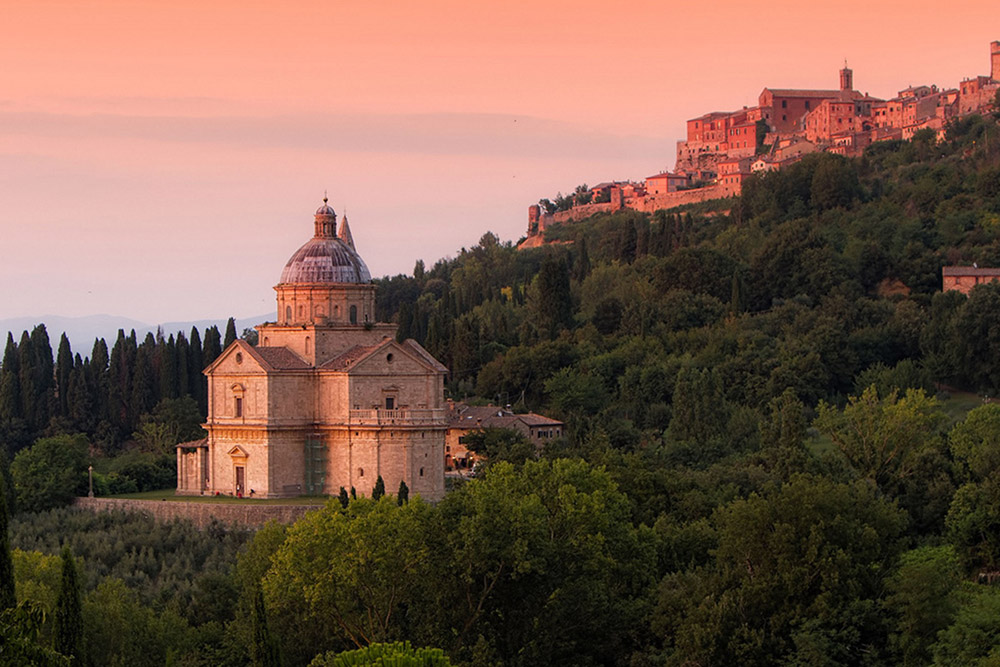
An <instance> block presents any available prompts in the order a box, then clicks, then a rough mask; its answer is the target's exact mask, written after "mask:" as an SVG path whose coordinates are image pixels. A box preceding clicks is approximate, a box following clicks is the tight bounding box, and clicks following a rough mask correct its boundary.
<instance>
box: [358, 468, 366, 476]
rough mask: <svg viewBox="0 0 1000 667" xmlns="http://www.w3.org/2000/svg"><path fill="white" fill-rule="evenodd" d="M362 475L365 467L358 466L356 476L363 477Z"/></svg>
mask: <svg viewBox="0 0 1000 667" xmlns="http://www.w3.org/2000/svg"><path fill="white" fill-rule="evenodd" d="M364 476H365V469H364V468H358V477H364Z"/></svg>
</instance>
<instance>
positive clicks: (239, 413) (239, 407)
mask: <svg viewBox="0 0 1000 667" xmlns="http://www.w3.org/2000/svg"><path fill="white" fill-rule="evenodd" d="M235 409H236V416H237V417H242V416H243V399H242V398H241V397H239V396H237V397H236V408H235Z"/></svg>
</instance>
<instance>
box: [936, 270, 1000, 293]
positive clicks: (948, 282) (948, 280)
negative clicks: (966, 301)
mask: <svg viewBox="0 0 1000 667" xmlns="http://www.w3.org/2000/svg"><path fill="white" fill-rule="evenodd" d="M997 280H1000V269H985V268H983V269H981V268H979V267H978V266H976V265H972V266H945V267H943V268H942V269H941V290H942V291H944V292H947V291H950V290H954V291H956V292H961V293H962V294H968V293H969V292H971V291H972V288H973V287H975V286H976V285H981V284H983V283H992V282H995V281H997Z"/></svg>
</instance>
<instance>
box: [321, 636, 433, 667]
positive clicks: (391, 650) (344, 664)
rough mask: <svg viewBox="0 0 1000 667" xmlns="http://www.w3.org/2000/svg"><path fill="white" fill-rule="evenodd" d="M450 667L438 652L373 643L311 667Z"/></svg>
mask: <svg viewBox="0 0 1000 667" xmlns="http://www.w3.org/2000/svg"><path fill="white" fill-rule="evenodd" d="M390 666H391V667H450V666H451V662H450V661H449V660H448V657H447V656H446V655H445V654H444V651H442V650H441V649H439V648H413V647H412V646H411V645H410V642H408V641H407V642H393V643H391V644H383V643H377V642H376V643H374V644H370V645H369V646H366V647H364V648H359V649H355V650H353V651H344V652H342V653H334V652H333V651H330V652H328V653H324V654H321V655H317V656H316V657H315V658H313V661H312V662H310V663H309V667H390Z"/></svg>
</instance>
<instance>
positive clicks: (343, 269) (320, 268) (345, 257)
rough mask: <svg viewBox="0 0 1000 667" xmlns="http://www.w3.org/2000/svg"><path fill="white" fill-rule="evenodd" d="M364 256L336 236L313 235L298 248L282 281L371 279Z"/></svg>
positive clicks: (335, 281)
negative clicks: (313, 236)
mask: <svg viewBox="0 0 1000 667" xmlns="http://www.w3.org/2000/svg"><path fill="white" fill-rule="evenodd" d="M371 280H372V276H371V274H370V273H369V272H368V267H367V266H365V262H364V260H362V259H361V256H360V255H358V253H357V252H356V251H355V250H353V249H352V248H350V247H348V246H347V245H346V244H345V243H344V242H343V241H341V240H340V239H337V238H332V239H330V238H314V239H310V240H309V241H307V242H306V244H305V245H304V246H302V247H301V248H299V249H298V250H297V251H295V254H294V255H292V257H291V259H289V260H288V263H287V264H285V268H284V269H283V270H282V271H281V281H280V282H281V283H370V282H371Z"/></svg>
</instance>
